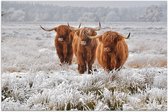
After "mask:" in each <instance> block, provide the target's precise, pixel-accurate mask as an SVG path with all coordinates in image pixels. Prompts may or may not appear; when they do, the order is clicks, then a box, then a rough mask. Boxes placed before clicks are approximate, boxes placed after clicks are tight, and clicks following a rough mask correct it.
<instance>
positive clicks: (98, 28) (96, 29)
mask: <svg viewBox="0 0 168 112" xmlns="http://www.w3.org/2000/svg"><path fill="white" fill-rule="evenodd" d="M100 29H101V23H100V21H99V27H97V28H95V29H94V30H95V31H99V30H100Z"/></svg>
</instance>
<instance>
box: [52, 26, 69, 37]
mask: <svg viewBox="0 0 168 112" xmlns="http://www.w3.org/2000/svg"><path fill="white" fill-rule="evenodd" d="M55 31H56V33H57V35H58V36H62V37H66V36H67V35H69V33H70V32H71V30H70V28H69V27H68V26H67V25H60V26H58V27H57V29H56V30H55Z"/></svg>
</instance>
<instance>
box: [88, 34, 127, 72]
mask: <svg viewBox="0 0 168 112" xmlns="http://www.w3.org/2000/svg"><path fill="white" fill-rule="evenodd" d="M129 36H130V33H129V35H128V36H127V38H125V37H124V36H122V35H120V34H119V33H117V32H112V31H107V32H105V33H104V34H103V35H100V36H97V37H95V36H94V37H91V38H94V39H95V38H99V44H98V46H97V49H96V58H97V60H98V62H99V64H100V65H101V66H102V67H103V68H104V69H105V70H107V71H111V70H116V69H118V70H119V69H120V68H121V67H122V66H123V64H124V63H125V61H126V60H127V58H128V46H127V44H126V42H125V39H128V38H129Z"/></svg>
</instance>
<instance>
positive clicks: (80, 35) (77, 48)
mask: <svg viewBox="0 0 168 112" xmlns="http://www.w3.org/2000/svg"><path fill="white" fill-rule="evenodd" d="M97 30H100V23H99V28H88V27H84V28H81V29H79V30H77V31H76V33H75V35H74V39H73V44H72V45H73V52H74V54H75V56H76V57H77V63H78V71H79V73H80V74H83V73H84V72H85V71H86V70H88V73H89V74H90V73H91V71H92V64H93V63H94V61H95V58H96V55H95V53H96V47H97V40H96V39H90V38H89V36H96V35H97V33H96V31H97Z"/></svg>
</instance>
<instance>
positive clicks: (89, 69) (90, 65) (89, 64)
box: [88, 63, 92, 74]
mask: <svg viewBox="0 0 168 112" xmlns="http://www.w3.org/2000/svg"><path fill="white" fill-rule="evenodd" d="M91 73H92V63H88V74H91Z"/></svg>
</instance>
